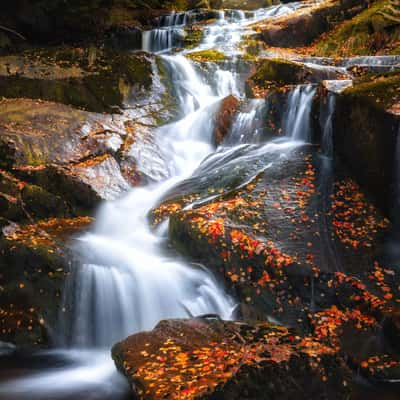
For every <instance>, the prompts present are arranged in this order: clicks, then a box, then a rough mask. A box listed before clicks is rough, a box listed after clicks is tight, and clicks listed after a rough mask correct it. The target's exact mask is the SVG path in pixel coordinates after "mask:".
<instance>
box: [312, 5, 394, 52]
mask: <svg viewBox="0 0 400 400" xmlns="http://www.w3.org/2000/svg"><path fill="white" fill-rule="evenodd" d="M390 6H391V1H390V0H375V1H373V2H372V4H371V6H370V7H369V8H368V9H367V10H365V11H363V12H361V13H360V14H359V15H357V16H355V17H353V18H352V19H350V20H349V21H345V22H343V23H342V24H340V25H338V26H337V27H336V28H335V29H334V30H333V31H332V32H330V33H329V34H327V35H326V36H324V37H322V38H321V39H320V40H318V41H317V42H316V43H315V45H314V47H313V53H314V54H315V55H317V56H328V57H330V56H332V57H338V56H341V57H350V56H356V55H373V54H398V53H399V41H400V18H399V14H397V17H396V15H394V14H393V13H394V11H395V10H396V9H393V8H392V9H389V8H388V7H390ZM385 14H386V15H385ZM390 15H392V16H394V18H397V19H398V20H397V22H396V20H395V19H390V18H389V17H390Z"/></svg>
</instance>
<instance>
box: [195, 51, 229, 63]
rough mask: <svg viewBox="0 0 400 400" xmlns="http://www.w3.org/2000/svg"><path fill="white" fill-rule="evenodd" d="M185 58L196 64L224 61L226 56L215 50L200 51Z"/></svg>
mask: <svg viewBox="0 0 400 400" xmlns="http://www.w3.org/2000/svg"><path fill="white" fill-rule="evenodd" d="M187 57H188V58H190V59H191V60H193V61H197V62H220V61H226V59H227V58H226V56H225V54H224V53H221V52H219V51H217V50H201V51H195V52H192V53H188V54H187Z"/></svg>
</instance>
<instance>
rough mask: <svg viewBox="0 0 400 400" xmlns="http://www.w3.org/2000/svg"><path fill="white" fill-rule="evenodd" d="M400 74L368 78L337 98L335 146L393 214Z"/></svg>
mask: <svg viewBox="0 0 400 400" xmlns="http://www.w3.org/2000/svg"><path fill="white" fill-rule="evenodd" d="M399 78H400V75H399V74H398V73H394V74H387V75H383V76H380V77H372V76H368V77H366V78H364V79H362V80H360V81H358V82H357V81H356V82H355V84H354V85H353V87H351V88H348V89H346V90H345V91H344V92H343V93H342V94H340V95H339V96H337V105H336V111H335V116H334V125H333V127H334V132H335V134H334V137H333V138H334V146H335V150H336V152H337V154H338V155H339V156H340V157H342V159H344V160H345V162H346V164H348V165H349V166H350V167H351V170H352V172H353V174H354V175H355V176H356V177H357V179H358V181H359V182H360V183H362V184H363V185H364V186H365V187H366V188H368V190H369V191H370V193H372V194H373V196H374V197H375V199H376V200H377V201H378V202H379V204H380V205H381V207H382V208H383V209H384V210H385V212H386V213H387V214H389V215H392V213H393V211H394V210H393V209H392V208H393V206H394V204H395V202H394V201H393V199H394V193H395V190H396V187H395V185H397V183H395V182H396V179H397V178H396V175H395V174H396V172H395V171H396V170H397V167H396V165H397V163H398V157H399V156H398V154H397V150H396V149H397V148H398V147H397V146H398V140H399V137H398V132H399V126H400V118H399V101H400V98H399V90H398V89H399V88H400V79H399Z"/></svg>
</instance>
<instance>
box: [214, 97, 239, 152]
mask: <svg viewBox="0 0 400 400" xmlns="http://www.w3.org/2000/svg"><path fill="white" fill-rule="evenodd" d="M239 107H240V101H239V100H238V99H237V98H236V97H235V96H233V95H231V96H228V97H226V98H225V99H223V100H222V101H221V105H220V107H219V110H218V111H217V113H216V114H215V115H214V119H215V125H214V126H215V128H214V133H213V141H214V144H215V145H216V146H218V145H220V144H221V143H222V142H223V140H224V139H225V137H226V136H227V135H228V133H229V131H230V129H231V127H232V123H233V121H234V117H235V115H236V114H237V113H238V111H239Z"/></svg>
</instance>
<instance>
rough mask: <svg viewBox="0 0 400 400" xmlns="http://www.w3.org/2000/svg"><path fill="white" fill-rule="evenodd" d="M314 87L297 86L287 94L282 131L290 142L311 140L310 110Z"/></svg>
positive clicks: (314, 91)
mask: <svg viewBox="0 0 400 400" xmlns="http://www.w3.org/2000/svg"><path fill="white" fill-rule="evenodd" d="M316 90H317V89H316V87H315V86H314V85H297V86H296V87H295V89H294V90H292V91H291V92H290V93H289V96H288V100H287V106H286V111H285V113H284V115H283V122H282V129H283V133H284V135H285V136H288V137H290V138H291V139H292V140H301V141H305V142H309V141H310V140H311V123H310V122H311V121H310V119H311V118H310V117H311V108H312V103H313V98H314V95H315V93H316Z"/></svg>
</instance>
